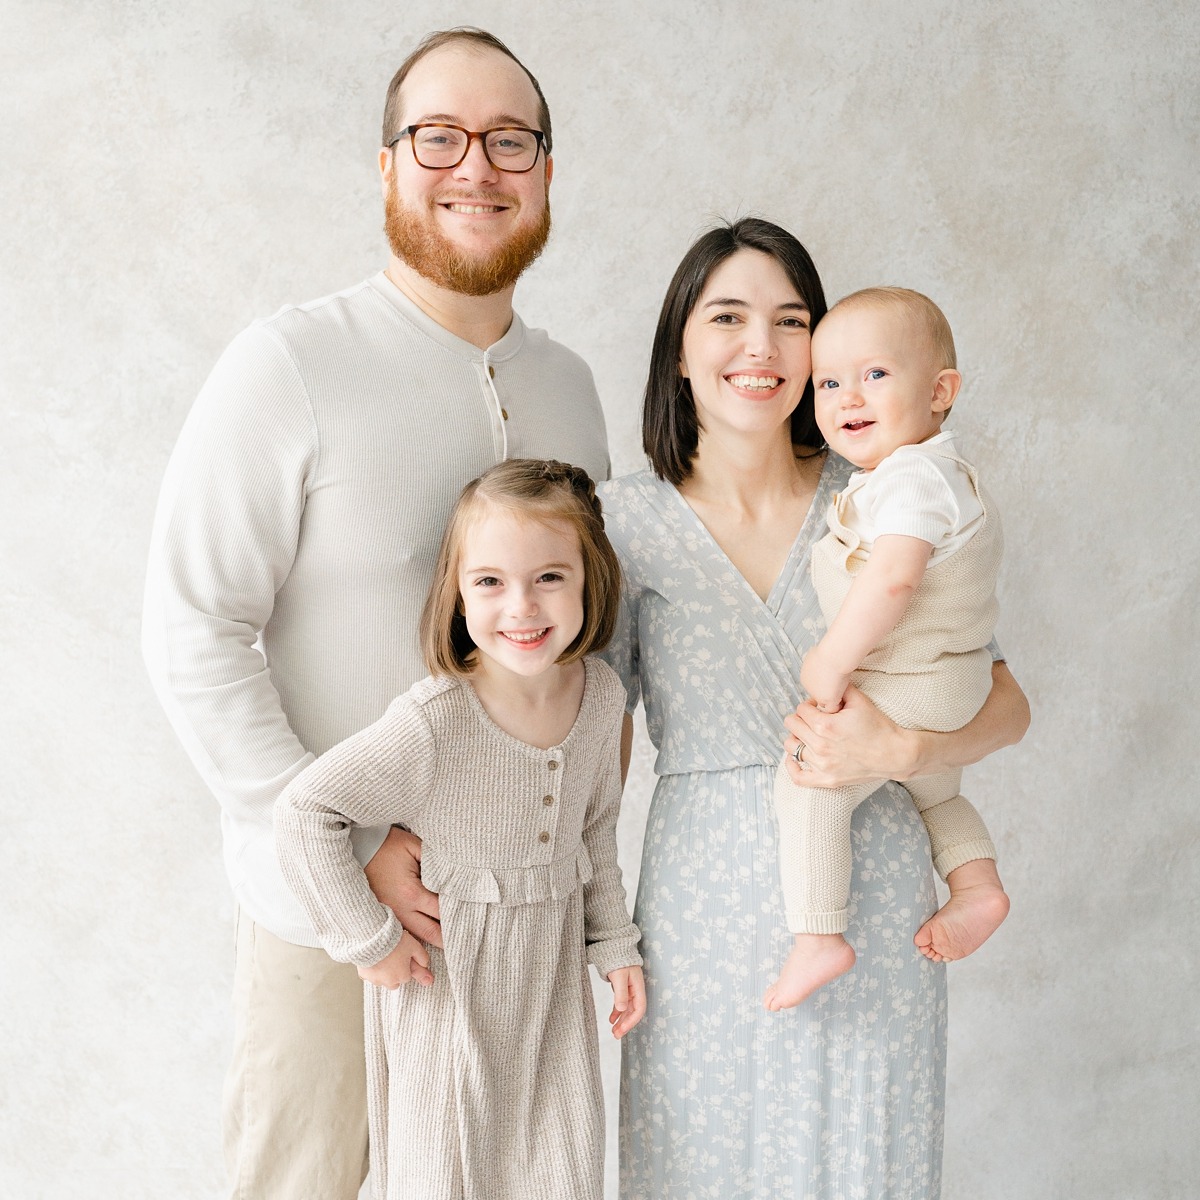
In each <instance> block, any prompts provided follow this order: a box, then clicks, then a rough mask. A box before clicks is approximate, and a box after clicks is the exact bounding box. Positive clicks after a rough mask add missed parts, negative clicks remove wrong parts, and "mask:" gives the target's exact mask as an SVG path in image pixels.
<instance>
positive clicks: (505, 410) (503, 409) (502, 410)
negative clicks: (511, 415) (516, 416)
mask: <svg viewBox="0 0 1200 1200" xmlns="http://www.w3.org/2000/svg"><path fill="white" fill-rule="evenodd" d="M500 415H501V416H502V417H503V418H504V419H505V420H506V421H507V420H508V409H507V408H502V409H501V410H500Z"/></svg>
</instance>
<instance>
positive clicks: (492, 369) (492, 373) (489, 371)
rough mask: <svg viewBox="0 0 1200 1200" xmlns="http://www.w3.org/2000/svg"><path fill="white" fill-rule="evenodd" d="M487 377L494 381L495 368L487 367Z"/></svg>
mask: <svg viewBox="0 0 1200 1200" xmlns="http://www.w3.org/2000/svg"><path fill="white" fill-rule="evenodd" d="M488 375H489V376H491V378H492V379H495V378H496V368H495V367H492V366H489V367H488Z"/></svg>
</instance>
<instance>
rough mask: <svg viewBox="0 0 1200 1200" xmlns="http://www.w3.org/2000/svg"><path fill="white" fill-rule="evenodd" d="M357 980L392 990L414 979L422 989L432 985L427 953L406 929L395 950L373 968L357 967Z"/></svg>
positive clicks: (431, 973)
mask: <svg viewBox="0 0 1200 1200" xmlns="http://www.w3.org/2000/svg"><path fill="white" fill-rule="evenodd" d="M358 977H359V979H364V980H366V982H367V983H373V984H374V985H375V986H376V987H384V988H389V989H394V988H398V987H400V986H402V985H403V984H406V983H408V981H409V980H410V979H415V980H416V981H417V982H418V983H419V984H421V985H422V986H423V987H430V986H431V985H432V984H433V972H432V971H431V970H430V969H429V951H428V950H426V949H425V947H424V946H422V945H421V943H420V942H418V941H417V939H416V938H415V937H413V935H412V934H411V933H409V932H408V930H407V929H406V930H405V931H404V936H403V937H402V938H401V939H400V941H399V943H397V945H396V948H395V949H394V950H393V951H392V952H391V954H389V955H388V956H387V958H382V959H380V960H379V962H377V963H376V964H375V965H374V966H373V967H359V968H358Z"/></svg>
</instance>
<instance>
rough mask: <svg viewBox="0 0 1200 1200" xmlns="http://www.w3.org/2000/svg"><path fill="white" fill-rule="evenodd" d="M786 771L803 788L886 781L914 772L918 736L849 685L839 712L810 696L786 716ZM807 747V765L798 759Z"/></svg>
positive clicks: (907, 775) (804, 755)
mask: <svg viewBox="0 0 1200 1200" xmlns="http://www.w3.org/2000/svg"><path fill="white" fill-rule="evenodd" d="M783 723H784V725H786V726H787V729H788V737H787V738H786V739H785V740H784V743H783V745H784V750H785V751H786V753H787V757H786V758H785V759H784V762H785V763H786V765H787V770H788V774H789V775H790V776H791V778H792V780H793V782H795V783H797V784H799V785H800V786H801V787H845V786H847V785H849V784H853V783H876V782H878V783H882V782H883V781H884V780H885V779H901V780H903V779H908V778H910V776H911V775H912V773H913V772H912V762H913V760H914V752H913V749H912V747H911V741H912V739H913V738H915V736H916V735H915V734H914V733H913V732H912V731H911V730H908V729H901V728H900V727H899V726H898V725H896V724H895V723H893V722H892V721H889V720H888V719H887V717H885V716H884V715H883V713H881V712H880V711H879V709H877V708H876V707H875V705H874V704H872V703H871V701H870V700H868V699H867V698H866V696H864V695H863V694H862V692H860V691H859V690H858V688H856V687H854V686H853V685H851V686H850V687H848V688H847V689H846V693H845V696H844V698H843V703H842V708H841V710H840V711H839V712H835V713H823V712H821V711H820V710H819V709H818V708H817V706H816V704H815V703H814V702H813V701H812V700H806V701H804V703H803V704H800V705H799V706H798V707H797V708H796V711H795V713H792V714H789V715H788V716H786V717H785V718H784V719H783ZM801 743H803V745H804V754H803V759H804V765H803V767H801V766H800V765H799V764H798V763H797V762H796V747H797V746H799V745H800V744H801Z"/></svg>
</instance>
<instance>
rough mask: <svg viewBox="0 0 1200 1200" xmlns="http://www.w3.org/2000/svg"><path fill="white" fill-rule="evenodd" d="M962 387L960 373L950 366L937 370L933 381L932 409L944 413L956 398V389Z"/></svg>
mask: <svg viewBox="0 0 1200 1200" xmlns="http://www.w3.org/2000/svg"><path fill="white" fill-rule="evenodd" d="M961 387H962V375H960V374H959V373H958V372H957V371H955V370H954V369H953V368H951V367H946V368H945V369H944V370H942V371H939V372H938V376H937V378H936V379H935V380H934V381H933V404H932V407H933V411H934V412H935V413H945V412H949V411H950V406H951V405H952V404H953V403H954V401H955V400H956V399H957V398H958V390H959V388H961Z"/></svg>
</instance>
